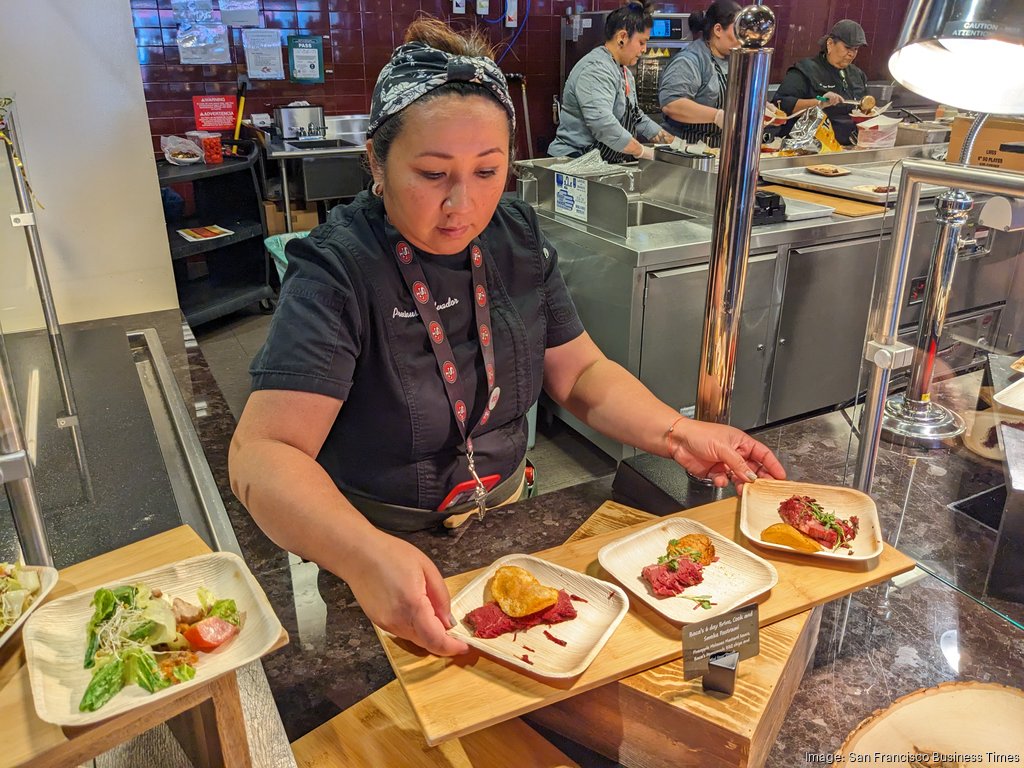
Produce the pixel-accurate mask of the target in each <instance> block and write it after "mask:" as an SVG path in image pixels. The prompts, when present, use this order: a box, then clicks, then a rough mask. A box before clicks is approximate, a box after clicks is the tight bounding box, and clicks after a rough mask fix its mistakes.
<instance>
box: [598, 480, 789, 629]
mask: <svg viewBox="0 0 1024 768" xmlns="http://www.w3.org/2000/svg"><path fill="white" fill-rule="evenodd" d="M758 482H760V481H758ZM688 533H703V534H704V535H705V536H707V537H709V538H710V539H711V540H712V541H713V542H714V544H715V555H717V557H718V560H716V561H715V562H713V563H711V564H710V565H707V566H705V567H704V581H702V582H701V583H700V584H697V585H696V586H693V587H689V588H688V589H685V590H683V592H682V593H681V594H680V595H676V596H675V597H659V596H657V595H655V594H654V593H653V592H651V588H650V586H649V585H648V584H647V582H646V581H644V578H643V576H641V575H640V572H641V571H642V570H643V569H644V567H646V566H648V565H652V564H654V563H656V562H658V558H659V557H661V556H662V555H664V554H665V548H666V546H667V545H668V541H669V539H678V538H680V537H682V536H685V535H686V534H688ZM597 559H598V562H600V563H601V567H602V568H604V569H605V570H606V571H608V573H610V574H611V575H612V576H614V577H615V578H616V579H617V580H618V581H619V582H620V583H621V584H622V585H623V586H624V587H626V589H628V590H629V591H630V592H632V593H633V594H634V595H636V596H637V597H638V598H640V599H641V600H643V601H644V602H645V603H647V605H649V606H650V607H651V608H653V609H654V610H655V611H657V612H658V613H660V614H661V615H662V616H664V617H665V618H666V619H668V620H669V621H672V622H675V623H677V624H689V623H692V622H695V621H703V620H704V619H710V618H712V617H713V616H718V615H719V614H722V613H728V612H729V611H731V610H732V609H734V608H738V607H740V606H741V605H745V604H746V603H749V602H750V601H752V600H753V599H754V598H756V597H757V596H758V595H762V594H764V593H765V592H767V591H768V590H769V589H771V588H772V587H774V586H775V585H776V584H777V583H778V581H779V574H778V573H777V572H776V571H775V566H773V565H772V564H771V563H769V562H768V561H766V560H763V559H762V558H760V557H758V556H757V555H755V554H753V553H752V552H748V551H747V550H745V549H743V547H741V546H739V545H738V544H736V543H734V542H732V541H729V539H727V538H725V537H724V536H721V535H720V534H717V533H715V532H714V531H713V530H711V529H710V528H708V527H707V526H705V525H701V524H700V523H698V522H697V521H695V520H689V519H687V518H685V517H674V518H671V519H668V520H662V521H661V522H659V523H655V524H654V525H651V526H648V527H647V528H644V529H642V530H639V531H637V532H636V533H634V534H631V535H629V536H626V537H625V538H622V539H619V540H618V541H613V542H612V543H610V544H606V545H605V546H604V547H602V548H601V551H599V552H598V553H597ZM682 595H687V596H689V597H697V596H698V595H710V599H711V601H712V602H713V603H715V605H714V606H712V607H711V608H710V609H707V610H705V609H702V608H701V607H700V606H699V605H698V604H697V603H695V602H693V601H692V600H685V599H683V597H682Z"/></svg>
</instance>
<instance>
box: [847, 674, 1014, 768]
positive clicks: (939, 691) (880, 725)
mask: <svg viewBox="0 0 1024 768" xmlns="http://www.w3.org/2000/svg"><path fill="white" fill-rule="evenodd" d="M1022 723H1024V691H1022V690H1020V689H1018V688H1010V687H1008V686H1005V685H998V684H995V683H979V682H973V681H968V682H951V683H942V684H941V685H938V686H936V687H934V688H922V689H920V690H917V691H914V692H912V693H909V694H907V695H906V696H901V697H900V698H898V699H896V701H894V702H893V703H892V704H891V705H889V706H888V707H887V708H886V709H880V710H877V711H875V712H874V713H873V714H872V715H871V716H870V717H868V718H867V719H865V720H864V721H862V722H861V724H860V725H858V726H857V727H856V728H854V729H853V731H852V732H851V733H850V735H849V736H847V737H846V741H844V742H843V746H842V747H840V748H839V750H838V752H837V753H836V754H837V755H841V756H842V757H843V760H844V762H845V763H854V762H856V763H858V764H861V765H876V764H877V765H882V764H892V762H893V761H892V757H891V756H893V755H899V756H904V755H911V756H915V757H912V758H911V761H912V762H911V763H910V764H912V765H915V766H918V768H939V767H940V766H941V768H954V767H955V768H959V767H960V766H967V765H971V766H974V765H1003V764H1006V763H1007V762H1009V761H1008V760H1006V759H1005V758H1004V759H1003V760H1000V761H999V762H996V760H995V759H993V755H992V753H995V755H997V756H999V757H1003V756H1006V755H1015V756H1019V757H1018V760H1022V761H1024V728H1022V727H1021V724H1022ZM920 753H928V755H927V757H926V756H925V755H923V754H920ZM936 753H939V754H940V756H939V758H938V759H937V760H936V759H934V758H935V757H936ZM919 754H920V756H919V757H918V756H917V755H919ZM975 755H977V756H978V757H973V756H975ZM966 756H971V757H966ZM886 758H888V759H886ZM947 758H949V759H947ZM1010 761H1013V762H1014V763H1017V764H1019V762H1018V761H1015V760H1013V758H1012V757H1011V758H1010ZM903 762H904V763H906V762H907V761H906V760H904V761H903Z"/></svg>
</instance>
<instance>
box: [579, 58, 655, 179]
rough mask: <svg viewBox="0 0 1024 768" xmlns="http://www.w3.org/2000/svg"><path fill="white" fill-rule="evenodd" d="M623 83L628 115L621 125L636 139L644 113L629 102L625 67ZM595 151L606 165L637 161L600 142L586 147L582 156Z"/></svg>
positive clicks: (625, 115) (624, 117) (633, 102)
mask: <svg viewBox="0 0 1024 768" xmlns="http://www.w3.org/2000/svg"><path fill="white" fill-rule="evenodd" d="M622 83H623V87H624V88H625V91H626V114H624V115H623V116H622V119H621V120H619V123H620V124H621V125H622V127H623V128H625V129H626V130H627V131H629V135H630V136H633V137H635V136H636V127H637V126H638V125H639V124H640V121H641V120H643V117H644V113H643V112H641V111H640V107H639V106H637V103H636V102H635V101H630V100H629V77H628V76H627V75H626V68H625V67H623V68H622ZM594 149H596V150H598V151H599V152H600V153H601V159H602V160H604V161H605V162H606V163H628V162H630V161H631V160H636V158H635V157H633V156H632V155H627V154H625V153H624V152H617V151H616V150H614V149H612V148H611V147H609V146H608V145H607V144H604V143H602V142H600V141H595V142H594V143H593V144H591V145H590V146H589V147H586V148H585V149H584V150H583V152H581V153H580V154H581V155H585V154H587V152H590V151H591V150H594Z"/></svg>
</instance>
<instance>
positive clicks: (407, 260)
mask: <svg viewBox="0 0 1024 768" xmlns="http://www.w3.org/2000/svg"><path fill="white" fill-rule="evenodd" d="M395 253H396V254H398V260H399V261H401V262H402V263H403V264H411V263H412V248H410V247H409V244H408V243H407V242H405V241H402V242H400V243H399V244H398V245H397V246H395Z"/></svg>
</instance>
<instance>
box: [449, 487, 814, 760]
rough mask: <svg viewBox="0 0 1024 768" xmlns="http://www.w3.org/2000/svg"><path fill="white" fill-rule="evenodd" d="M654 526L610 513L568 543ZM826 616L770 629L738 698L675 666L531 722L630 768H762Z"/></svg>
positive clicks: (742, 675)
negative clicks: (709, 687)
mask: <svg viewBox="0 0 1024 768" xmlns="http://www.w3.org/2000/svg"><path fill="white" fill-rule="evenodd" d="M655 519H657V518H656V517H655V516H654V515H651V514H648V513H646V512H641V511H640V510H637V509H632V508H630V507H622V506H620V505H617V504H615V505H612V504H606V505H604V506H603V507H601V508H600V509H599V510H598V511H597V512H595V513H594V514H593V515H591V516H590V517H589V518H588V519H587V520H586V522H584V523H583V525H581V526H580V528H579V529H578V530H577V531H576V532H575V533H574V534H573V535H572V536H571V537H570V538H569V540H570V541H573V540H576V539H582V538H585V537H587V536H595V535H597V534H599V533H605V532H607V531H610V530H617V529H619V528H623V527H625V526H628V525H633V524H635V523H638V522H642V521H644V520H647V521H653V520H655ZM823 610H824V609H823V608H821V607H818V608H814V609H813V610H810V611H804V612H803V613H799V614H797V615H796V616H790V617H789V618H788V619H783V620H782V621H778V622H776V623H774V624H772V625H771V626H770V627H764V628H763V629H762V630H761V635H760V644H761V652H760V653H759V654H758V655H757V656H754V657H753V658H751V659H747V660H745V661H743V662H742V663H741V664H740V666H739V669H738V670H737V675H736V690H735V693H734V694H733V695H732V696H723V695H720V694H715V693H708V692H706V691H704V690H703V686H702V684H701V680H700V679H693V680H686V679H685V676H684V673H683V663H682V660H679V659H677V660H676V661H671V662H669V663H668V664H662V665H661V666H660V667H654V668H652V669H648V670H646V671H644V672H640V673H639V674H636V675H632V676H630V677H624V678H623V679H621V680H619V681H617V682H614V683H609V684H608V685H603V686H601V687H600V688H595V689H594V690H592V691H586V692H584V693H581V694H579V695H578V696H573V697H572V698H571V699H565V700H564V701H559V702H556V703H554V704H551V705H549V706H547V707H543V708H541V709H538V710H535V711H534V712H531V713H529V714H528V715H526V719H527V720H529V721H530V722H531V723H537V724H538V725H541V726H544V727H545V728H549V729H551V730H552V731H555V732H556V733H560V734H562V735H563V736H566V737H568V738H569V739H572V740H573V741H577V742H579V743H581V744H585V745H586V746H588V747H589V748H591V749H593V750H595V751H597V752H600V753H601V754H602V755H605V756H606V757H609V758H611V759H612V760H614V761H615V762H616V763H619V764H621V765H626V766H642V768H662V766H664V767H665V768H670V767H671V768H679V767H680V766H695V767H699V768H747V767H748V766H759V765H764V763H765V761H766V760H767V758H768V753H769V752H770V751H771V749H772V747H773V746H774V744H775V737H776V736H777V735H778V732H779V729H780V728H781V727H782V722H783V719H784V717H785V716H786V712H787V711H788V710H789V706H790V704H791V703H792V702H793V697H794V696H795V695H796V692H797V689H798V688H799V686H800V681H801V680H802V679H803V676H804V670H805V669H806V668H807V664H808V663H809V662H810V660H811V659H812V658H813V657H814V651H815V648H816V647H817V638H818V627H819V625H820V623H821V614H822V611H823ZM488 730H489V729H488ZM483 732H486V731H483ZM467 738H468V737H467Z"/></svg>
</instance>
